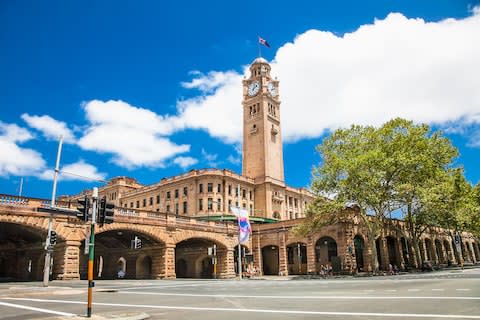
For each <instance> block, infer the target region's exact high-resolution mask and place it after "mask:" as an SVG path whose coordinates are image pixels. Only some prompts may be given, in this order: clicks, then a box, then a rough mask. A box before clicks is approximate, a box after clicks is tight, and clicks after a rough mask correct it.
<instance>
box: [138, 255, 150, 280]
mask: <svg viewBox="0 0 480 320" xmlns="http://www.w3.org/2000/svg"><path fill="white" fill-rule="evenodd" d="M135 271H136V276H135V278H136V279H150V278H151V277H152V258H151V257H150V256H147V255H141V256H139V257H138V258H137V261H136V263H135Z"/></svg>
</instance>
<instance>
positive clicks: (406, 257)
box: [400, 237, 411, 270]
mask: <svg viewBox="0 0 480 320" xmlns="http://www.w3.org/2000/svg"><path fill="white" fill-rule="evenodd" d="M400 244H401V246H402V257H403V263H404V265H403V266H401V268H402V269H404V270H409V269H410V268H411V261H410V252H411V251H410V245H411V244H410V241H408V240H407V238H405V237H401V238H400Z"/></svg>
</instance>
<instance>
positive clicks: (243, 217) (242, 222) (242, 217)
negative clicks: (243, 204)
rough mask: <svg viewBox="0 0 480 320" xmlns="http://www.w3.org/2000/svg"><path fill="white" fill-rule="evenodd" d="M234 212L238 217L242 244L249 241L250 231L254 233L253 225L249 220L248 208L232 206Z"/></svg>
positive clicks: (239, 237)
mask: <svg viewBox="0 0 480 320" xmlns="http://www.w3.org/2000/svg"><path fill="white" fill-rule="evenodd" d="M230 209H231V210H232V212H233V214H234V215H235V216H236V217H237V220H238V242H239V243H240V244H242V243H245V242H247V241H248V238H249V237H250V233H252V226H251V225H250V221H249V220H248V211H247V209H242V208H237V207H230Z"/></svg>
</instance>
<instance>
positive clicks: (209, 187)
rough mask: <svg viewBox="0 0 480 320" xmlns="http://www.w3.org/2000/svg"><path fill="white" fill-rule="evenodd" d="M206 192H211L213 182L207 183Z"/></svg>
mask: <svg viewBox="0 0 480 320" xmlns="http://www.w3.org/2000/svg"><path fill="white" fill-rule="evenodd" d="M207 192H213V183H211V182H209V183H208V184H207Z"/></svg>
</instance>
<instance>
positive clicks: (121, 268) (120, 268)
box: [117, 257, 127, 279]
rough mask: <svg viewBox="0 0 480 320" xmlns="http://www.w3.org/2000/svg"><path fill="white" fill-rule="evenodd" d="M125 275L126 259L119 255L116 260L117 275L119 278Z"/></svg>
mask: <svg viewBox="0 0 480 320" xmlns="http://www.w3.org/2000/svg"><path fill="white" fill-rule="evenodd" d="M126 275H127V259H125V258H124V257H120V258H118V260H117V277H118V278H119V279H123V278H125V276H126Z"/></svg>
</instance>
